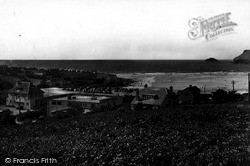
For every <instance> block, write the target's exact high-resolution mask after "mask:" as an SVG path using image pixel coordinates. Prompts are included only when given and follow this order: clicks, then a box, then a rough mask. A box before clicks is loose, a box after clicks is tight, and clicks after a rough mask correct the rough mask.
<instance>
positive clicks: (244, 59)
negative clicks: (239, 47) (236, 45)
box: [233, 50, 250, 63]
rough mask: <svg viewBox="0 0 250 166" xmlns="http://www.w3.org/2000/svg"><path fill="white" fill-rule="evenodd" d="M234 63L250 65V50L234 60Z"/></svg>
mask: <svg viewBox="0 0 250 166" xmlns="http://www.w3.org/2000/svg"><path fill="white" fill-rule="evenodd" d="M233 62H234V63H250V50H244V51H243V53H242V54H240V55H239V56H237V57H235V58H234V59H233Z"/></svg>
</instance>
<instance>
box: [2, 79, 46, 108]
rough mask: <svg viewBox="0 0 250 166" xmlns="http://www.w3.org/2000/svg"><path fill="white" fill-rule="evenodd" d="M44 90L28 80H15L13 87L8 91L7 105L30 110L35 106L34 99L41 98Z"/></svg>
mask: <svg viewBox="0 0 250 166" xmlns="http://www.w3.org/2000/svg"><path fill="white" fill-rule="evenodd" d="M43 94H44V92H43V91H42V90H40V89H39V88H37V87H36V86H34V85H33V84H31V83H30V82H20V81H17V82H16V85H15V86H14V88H12V89H10V90H9V91H8V97H7V99H6V105H7V106H14V107H16V108H19V109H25V110H31V109H33V108H34V107H35V104H36V100H39V99H41V98H43V96H44V95H43Z"/></svg>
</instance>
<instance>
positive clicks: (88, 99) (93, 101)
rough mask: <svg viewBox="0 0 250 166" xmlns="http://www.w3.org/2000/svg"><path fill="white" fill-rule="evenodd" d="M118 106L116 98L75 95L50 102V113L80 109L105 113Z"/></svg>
mask: <svg viewBox="0 0 250 166" xmlns="http://www.w3.org/2000/svg"><path fill="white" fill-rule="evenodd" d="M117 97H119V96H117ZM117 104H118V103H117V99H116V96H104V95H103V96H98V95H92V96H91V95H81V94H74V95H68V96H66V97H60V98H54V99H52V100H50V101H49V110H50V112H55V111H59V110H65V109H69V108H72V107H78V108H83V109H86V110H89V111H103V110H106V109H112V108H114V107H115V106H116V105H117Z"/></svg>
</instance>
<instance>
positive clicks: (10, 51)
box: [0, 0, 250, 59]
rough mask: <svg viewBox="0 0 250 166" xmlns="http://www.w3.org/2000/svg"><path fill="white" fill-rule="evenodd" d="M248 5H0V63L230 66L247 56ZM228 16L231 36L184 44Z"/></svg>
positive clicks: (31, 0)
mask: <svg viewBox="0 0 250 166" xmlns="http://www.w3.org/2000/svg"><path fill="white" fill-rule="evenodd" d="M249 7H250V1H249V0H221V1H218V0H203V1H201V0H42V1H41V0H0V59H204V58H208V57H215V58H218V59H232V58H234V57H235V56H237V55H239V54H240V53H242V52H243V50H244V49H250V31H249V30H250V12H249ZM227 12H231V15H230V20H231V21H233V22H235V23H237V24H238V25H237V26H236V27H234V30H235V32H234V33H232V34H227V35H223V36H219V37H218V38H216V39H214V40H211V41H206V39H205V38H204V37H202V38H199V39H197V40H191V39H189V38H188V31H189V30H190V27H189V26H188V21H189V20H190V19H191V18H196V17H199V16H201V17H203V18H205V19H206V18H210V17H213V16H216V15H219V14H222V13H227Z"/></svg>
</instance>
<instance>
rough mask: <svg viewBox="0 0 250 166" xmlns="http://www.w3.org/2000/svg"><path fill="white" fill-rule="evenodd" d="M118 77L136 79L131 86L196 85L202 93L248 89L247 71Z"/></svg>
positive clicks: (243, 90)
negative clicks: (217, 90)
mask: <svg viewBox="0 0 250 166" xmlns="http://www.w3.org/2000/svg"><path fill="white" fill-rule="evenodd" d="M117 76H118V77H122V78H130V79H133V80H135V83H134V84H133V85H132V86H131V87H139V88H142V87H143V86H144V84H147V85H148V86H153V87H166V88H168V87H169V86H173V87H174V90H175V91H177V90H182V89H184V88H185V87H187V86H189V85H195V86H197V87H199V88H200V89H201V90H202V93H204V92H205V93H211V92H213V91H215V90H216V89H218V88H221V89H224V90H232V89H233V85H232V81H235V85H234V88H235V90H236V91H237V92H238V93H246V92H247V90H248V84H247V80H248V78H247V72H202V73H134V74H132V73H128V74H118V75H117Z"/></svg>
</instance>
